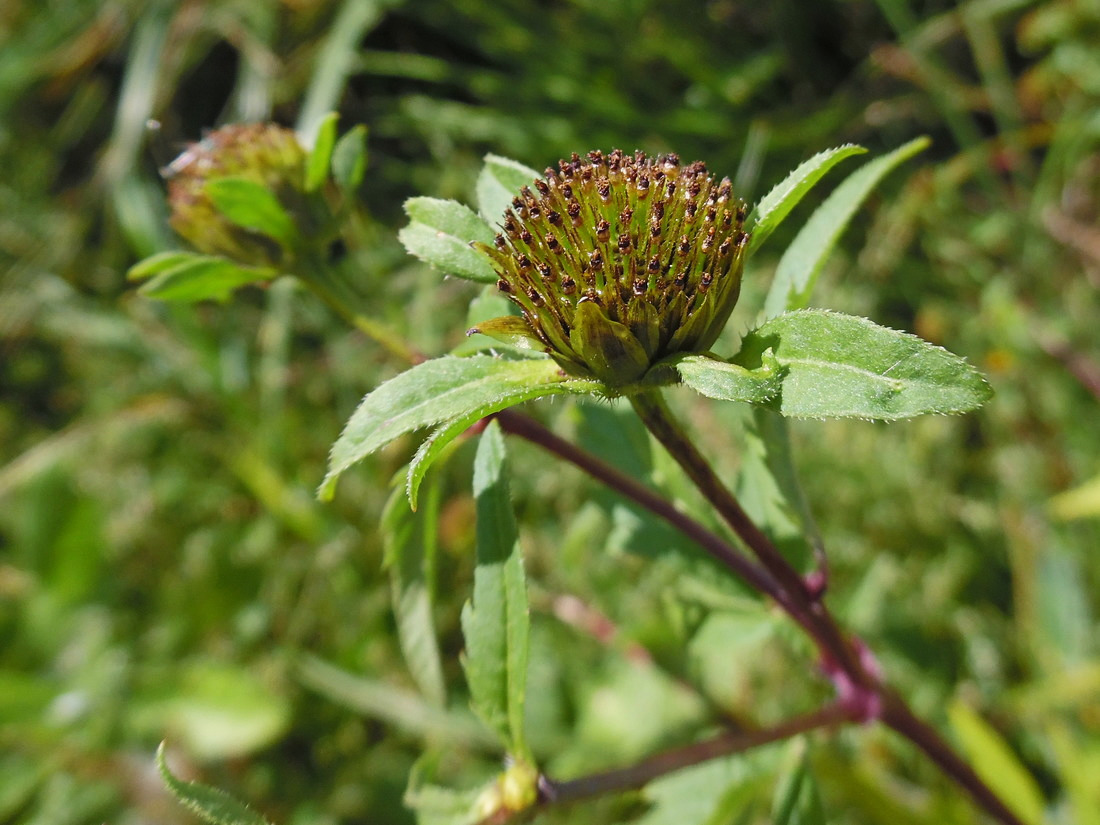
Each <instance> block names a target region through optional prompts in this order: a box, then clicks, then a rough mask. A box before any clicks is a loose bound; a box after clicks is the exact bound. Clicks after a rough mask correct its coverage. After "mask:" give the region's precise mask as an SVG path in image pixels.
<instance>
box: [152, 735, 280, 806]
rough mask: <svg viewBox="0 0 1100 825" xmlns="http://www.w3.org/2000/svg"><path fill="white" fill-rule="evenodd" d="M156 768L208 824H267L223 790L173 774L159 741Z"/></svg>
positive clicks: (180, 799)
mask: <svg viewBox="0 0 1100 825" xmlns="http://www.w3.org/2000/svg"><path fill="white" fill-rule="evenodd" d="M157 770H159V771H160V775H161V777H162V778H163V779H164V784H165V785H167V786H168V790H170V791H171V792H172V795H173V796H175V797H176V799H178V800H179V801H180V802H181V803H182V804H183V805H184V807H186V808H188V809H190V810H191V811H193V812H194V813H196V814H198V816H199V817H200V818H201V819H203V820H204V821H206V822H209V823H210V825H271V823H269V822H268V821H267V820H266V819H264V818H263V817H262V816H260V815H259V814H258V813H256V812H255V811H253V810H252V809H251V808H249V807H248V806H247V805H245V804H244V803H242V802H238V801H237V800H236V799H234V798H233V797H231V796H230V795H229V794H227V793H226V792H225V791H221V790H218V789H217V788H211V787H208V786H206V785H200V784H199V783H198V782H184V781H183V780H182V779H178V778H176V776H174V775H173V774H172V772H171V771H170V770H169V769H168V763H167V761H166V760H165V755H164V743H163V742H161V744H160V747H159V748H157Z"/></svg>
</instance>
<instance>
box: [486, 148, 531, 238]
mask: <svg viewBox="0 0 1100 825" xmlns="http://www.w3.org/2000/svg"><path fill="white" fill-rule="evenodd" d="M538 177H541V175H539V173H538V172H536V171H535V170H534V169H531V168H529V167H527V166H524V165H523V164H522V163H520V162H519V161H515V160H510V159H508V158H502V157H500V156H499V155H492V154H490V155H486V156H485V166H483V167H482V168H481V174H480V175H478V177H477V207H478V211H479V212H481V216H482V217H483V218H485V220H487V221H489V222H490V223H496V222H499V221H500V220H501V218H503V217H504V211H505V210H506V209H507V208H508V207H509V206H511V204H512V198H514V197H516V195H518V194H519V190H520V189H522V188H523V187H524V186H530V185H531V184H532V183H534V181H535V179H536V178H538Z"/></svg>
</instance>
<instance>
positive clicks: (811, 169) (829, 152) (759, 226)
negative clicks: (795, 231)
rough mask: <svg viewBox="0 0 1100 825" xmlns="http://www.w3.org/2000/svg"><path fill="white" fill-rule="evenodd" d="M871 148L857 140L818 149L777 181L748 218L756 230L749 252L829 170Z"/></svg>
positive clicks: (753, 249)
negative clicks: (821, 150)
mask: <svg viewBox="0 0 1100 825" xmlns="http://www.w3.org/2000/svg"><path fill="white" fill-rule="evenodd" d="M866 151H867V150H866V149H864V148H863V147H862V146H856V145H855V144H851V143H849V144H845V145H844V146H837V147H835V148H833V149H826V150H825V151H824V152H818V153H817V154H816V155H814V156H813V157H812V158H810V159H809V160H807V161H803V162H802V163H800V164H799V165H798V167H797V168H796V169H795V170H794V171H792V172H791V173H790V174H789V175H787V177H785V178H784V179H783V180H782V181H780V182H779V183H777V184H776V185H775V186H774V187H772V190H771V191H770V192H768V194H766V195H765V196H764V197H763V198H761V199H760V202H759V203H757V204H756V206H754V207H753V210H752V212H751V213H750V215H749V218H748V220H747V221H746V226H747V228H748V231H749V232H750V233H752V237H751V238H750V239H749V248H748V250H746V253H745V254H746V255H751V254H752V253H753V252H755V251H756V250H757V249H759V248H760V246H761V244H763V243H764V241H765V240H767V238H768V236H769V235H771V234H772V232H774V231H775V229H776V227H777V226H779V224H781V223H782V222H783V219H784V218H786V217H787V215H788V214H790V211H791V210H792V209H794V208H795V207H796V206H797V205H798V202H799V201H800V200H802V199H803V198H804V197H805V196H806V194H807V193H808V192H809V191H810V190H811V189H813V188H814V186H815V185H816V184H817V182H818V181H819V180H821V179H822V178H823V177H824V176H825V173H826V172H828V171H829V170H830V169H832V168H833V167H834V166H836V165H837V164H838V163H840V162H841V161H842V160H844V159H845V158H850V157H851V156H852V155H862V154H864V153H865V152H866Z"/></svg>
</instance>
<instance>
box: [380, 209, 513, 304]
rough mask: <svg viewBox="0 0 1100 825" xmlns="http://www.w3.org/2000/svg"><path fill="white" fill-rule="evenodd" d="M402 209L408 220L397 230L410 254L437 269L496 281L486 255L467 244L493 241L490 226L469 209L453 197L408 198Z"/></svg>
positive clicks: (495, 275)
mask: <svg viewBox="0 0 1100 825" xmlns="http://www.w3.org/2000/svg"><path fill="white" fill-rule="evenodd" d="M405 212H406V214H407V215H408V216H409V218H411V219H412V223H410V224H409V225H408V226H406V227H405V228H404V229H402V230H401V231H400V232H399V233H398V238H400V239H401V243H403V244H404V245H405V249H407V250H408V251H409V253H410V254H412V255H415V256H416V257H417V258H419V259H420V260H422V261H424V262H425V263H428V264H431V265H432V266H434V267H436V268H437V269H440V270H442V271H443V272H446V273H448V274H450V275H457V276H459V277H460V278H468V279H470V280H472V281H484V282H487V283H488V282H492V281H496V279H497V274H496V272H495V271H494V270H493V267H492V266H491V265H490V264H489V259H488V258H486V257H485V256H484V255H482V254H481V253H480V252H478V251H477V250H475V249H471V248H470V242H471V241H480V242H481V243H484V244H491V243H492V242H493V237H494V235H493V230H492V229H491V228H490V227H489V225H488V224H487V223H485V221H483V220H482V219H481V218H479V217H478V216H477V213H476V212H474V211H473V210H472V209H469V208H468V207H465V206H463V205H462V204H461V203H458V202H456V201H447V200H440V199H438V198H410V199H409V200H407V201H405Z"/></svg>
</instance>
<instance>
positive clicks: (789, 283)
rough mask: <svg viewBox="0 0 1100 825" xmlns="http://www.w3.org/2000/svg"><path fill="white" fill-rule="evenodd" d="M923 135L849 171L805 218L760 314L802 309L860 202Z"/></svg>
mask: <svg viewBox="0 0 1100 825" xmlns="http://www.w3.org/2000/svg"><path fill="white" fill-rule="evenodd" d="M929 143H931V141H930V140H929V139H928V138H926V137H919V138H916V139H915V140H911V141H909V142H908V143H906V144H905V145H903V146H899V147H898V148H897V149H895V150H894V151H893V152H890V154H888V155H883V156H882V157H880V158H875V159H874V160H872V161H871V162H870V163H867V164H865V165H863V166H861V167H860V168H859V169H857V170H856V171H855V172H854V173H852V174H851V175H849V176H848V177H847V178H846V179H845V180H844V182H843V183H842V184H840V186H838V187H837V188H836V190H835V191H834V192H833V193H832V194H831V195H829V197H828V198H826V200H825V202H824V203H823V204H821V206H819V207H818V208H817V210H816V211H815V212H814V213H813V215H811V216H810V219H809V220H808V221H806V225H805V226H803V227H802V229H801V230H800V231H799V233H798V235H796V236H795V239H794V240H793V241H792V242H791V245H790V246H788V247H787V251H786V252H784V253H783V257H782V258H780V259H779V266H778V268H777V269H776V271H775V280H773V281H772V285H771V289H770V290H768V297H767V299H766V300H765V301H764V316H765V317H766V318H774V317H775V316H776V315H778V314H779V313H781V312H786V311H787V310H791V309H802V308H803V307H805V306H807V305H808V304H809V302H810V294H811V293H812V292H813V288H814V284H815V283H816V282H817V276H818V274H819V273H820V272H821V268H822V266H823V265H824V264H825V260H826V259H827V258H828V257H829V253H830V252H832V251H833V247H834V246H835V245H836V242H837V240H838V239H839V238H840V235H841V233H842V232H843V231H844V229H845V227H847V226H848V222H849V221H850V220H851V219H852V216H853V215H854V214H855V212H856V210H857V209H858V208H859V206H860V204H862V203H863V201H864V200H865V199H866V198H867V196H868V195H869V194H870V193H871V190H873V189H874V188H875V187H876V186H877V185H878V183H879V181H881V180H882V179H883V178H884V177H885V176H886V175H887V173H889V172H890V171H891V170H892V169H894V168H895V167H896V166H898V165H899V164H901V163H902V162H903V161H905V160H908V159H909V158H911V157H912V156H913V155H915V154H917V153H918V152H920V151H922V150H924V149H925V148H927V147H928V145H929Z"/></svg>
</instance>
